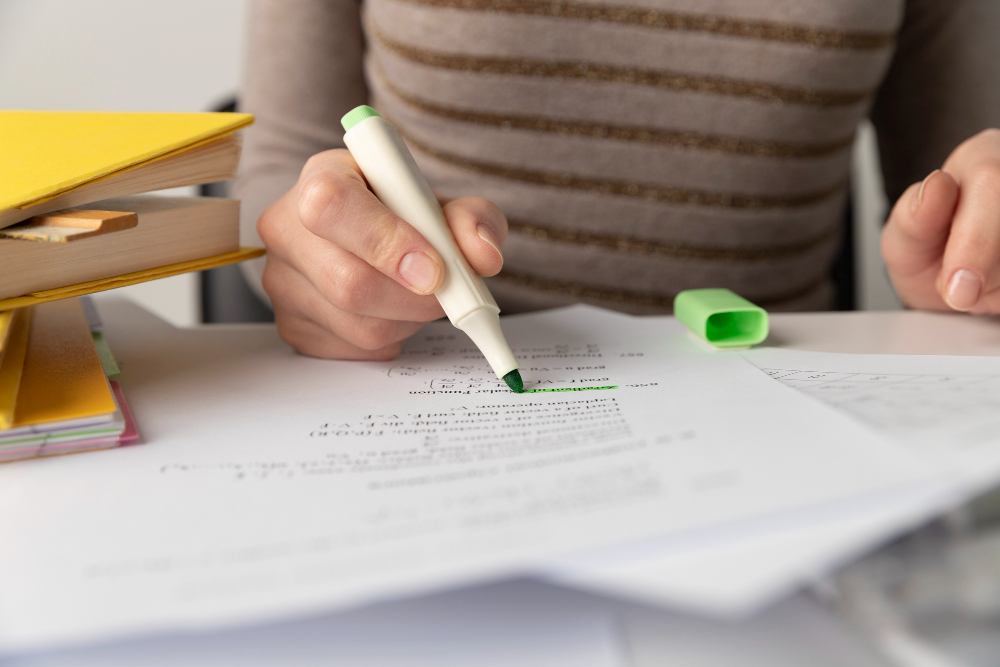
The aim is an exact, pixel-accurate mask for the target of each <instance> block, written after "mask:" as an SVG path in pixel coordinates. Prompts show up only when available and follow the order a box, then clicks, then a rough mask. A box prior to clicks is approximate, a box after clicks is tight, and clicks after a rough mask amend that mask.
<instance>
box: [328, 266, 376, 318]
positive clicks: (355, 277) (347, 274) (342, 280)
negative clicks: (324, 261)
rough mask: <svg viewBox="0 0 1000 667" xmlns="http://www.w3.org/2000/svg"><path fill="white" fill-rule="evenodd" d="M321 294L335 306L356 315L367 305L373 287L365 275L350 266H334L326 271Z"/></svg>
mask: <svg viewBox="0 0 1000 667" xmlns="http://www.w3.org/2000/svg"><path fill="white" fill-rule="evenodd" d="M323 280H324V282H325V284H324V285H321V286H320V289H321V292H322V293H323V294H324V296H326V298H327V300H328V301H330V303H332V304H333V305H334V306H336V307H338V308H340V309H341V310H344V311H347V312H349V313H356V312H359V311H361V310H363V309H364V307H365V306H366V305H367V303H368V300H369V297H370V293H371V287H370V284H369V281H368V280H367V279H366V276H365V275H364V273H363V272H362V271H361V270H359V268H358V267H356V266H351V265H350V264H346V263H344V264H334V265H332V266H330V267H328V268H327V270H326V271H324V277H323Z"/></svg>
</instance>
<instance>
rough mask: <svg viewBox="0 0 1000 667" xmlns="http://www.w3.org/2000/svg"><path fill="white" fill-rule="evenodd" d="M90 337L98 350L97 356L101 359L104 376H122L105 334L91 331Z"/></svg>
mask: <svg viewBox="0 0 1000 667" xmlns="http://www.w3.org/2000/svg"><path fill="white" fill-rule="evenodd" d="M90 336H91V338H93V339H94V348H95V349H96V350H97V356H98V357H100V359H101V366H102V367H103V368H104V374H105V375H107V376H108V377H109V378H111V377H115V376H116V375H118V374H120V373H121V369H120V368H118V362H117V361H115V355H113V354H112V353H111V347H110V346H109V345H108V341H107V339H106V338H104V334H102V333H101V332H100V331H91V332H90Z"/></svg>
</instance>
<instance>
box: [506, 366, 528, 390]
mask: <svg viewBox="0 0 1000 667" xmlns="http://www.w3.org/2000/svg"><path fill="white" fill-rule="evenodd" d="M503 381H504V382H506V383H507V386H508V387H510V390H511V391H512V392H514V393H515V394H520V393H521V392H523V391H524V382H523V381H522V380H521V374H520V373H518V372H517V369H516V368H515V369H514V370H512V371H511V372H510V373H507V375H504V376H503Z"/></svg>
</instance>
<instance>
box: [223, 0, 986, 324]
mask: <svg viewBox="0 0 1000 667" xmlns="http://www.w3.org/2000/svg"><path fill="white" fill-rule="evenodd" d="M998 34H1000V2H995V0H911V1H910V2H905V1H904V0H600V1H599V2H598V1H591V0H366V1H365V2H364V3H363V4H358V3H357V2H356V0H332V1H329V2H322V1H320V0H296V1H295V2H287V1H283V0H264V1H260V0H258V1H257V2H256V3H255V4H254V5H253V6H252V9H251V16H250V30H249V45H248V56H247V67H246V76H245V80H244V86H243V90H242V92H241V96H242V101H243V105H242V106H243V108H244V109H245V110H247V111H250V112H253V113H255V114H257V116H258V123H257V125H256V126H255V127H254V128H252V129H251V130H250V131H249V133H248V137H247V143H246V156H245V160H244V165H245V170H244V174H243V176H242V179H241V182H240V186H239V187H240V194H241V196H242V198H243V199H244V208H245V216H244V227H245V234H246V236H247V239H246V240H248V241H253V240H254V232H253V223H254V221H255V220H256V217H257V215H259V213H260V212H261V211H262V210H263V208H264V207H265V206H267V205H268V204H269V203H270V202H271V201H273V200H274V199H276V198H277V197H279V196H280V195H281V194H282V193H283V192H284V191H286V190H287V189H288V188H289V187H291V185H292V184H293V183H294V182H295V178H296V176H297V174H298V170H299V169H300V168H301V167H302V165H303V164H304V162H305V160H306V159H308V157H309V156H310V155H312V154H313V153H316V152H318V151H321V150H325V149H327V148H331V147H337V146H341V145H342V131H341V129H340V127H339V119H340V116H341V115H342V114H343V113H345V112H346V111H347V110H349V109H350V108H352V107H354V106H356V105H357V104H363V103H370V104H372V105H373V106H375V107H376V108H377V109H379V111H380V112H382V113H383V115H384V116H386V118H387V119H388V120H390V121H391V122H392V123H393V124H395V125H396V127H397V128H398V129H399V131H400V132H401V134H402V135H403V136H404V138H405V139H406V141H407V143H408V145H409V146H410V148H411V150H412V151H413V153H414V156H415V157H416V159H417V161H418V163H419V164H420V166H421V168H422V169H423V170H424V172H425V174H426V175H427V177H428V180H429V181H430V182H431V184H432V186H433V187H434V188H435V189H436V190H437V191H438V192H439V193H440V194H442V195H444V196H449V197H456V196H463V195H479V196H484V197H487V198H488V199H491V200H492V201H494V202H495V203H497V204H498V205H499V206H500V208H501V209H502V210H503V211H504V213H505V214H506V215H507V217H508V219H509V221H510V236H509V237H508V239H507V242H506V244H505V247H504V257H505V264H504V268H503V271H502V272H501V274H500V275H499V276H497V277H496V278H493V279H490V281H489V284H490V289H491V290H492V291H493V293H494V295H495V296H496V298H497V300H498V302H499V303H500V305H501V307H502V308H503V309H504V311H505V312H517V311H523V310H529V309H536V308H542V307H549V306H555V305H562V304H566V303H571V302H575V301H586V302H589V303H594V304H596V305H601V306H606V307H611V308H616V309H619V310H626V311H629V312H636V313H649V312H665V311H666V312H668V311H669V310H670V305H671V302H672V300H673V296H674V295H675V294H676V293H677V292H678V291H680V290H684V289H689V288H695V287H706V286H713V287H729V288H731V289H733V290H735V291H737V292H739V293H740V294H743V295H744V296H746V297H748V298H750V299H751V300H754V301H756V302H757V303H760V304H761V305H765V306H767V307H769V308H771V309H775V310H818V309H825V308H828V307H829V305H830V303H831V299H832V296H833V292H832V285H831V283H830V281H829V273H830V266H831V263H832V261H833V258H834V256H835V255H836V252H837V249H838V247H839V244H840V243H841V236H842V232H843V230H842V226H843V220H844V206H845V200H846V194H847V190H848V181H849V167H850V152H851V145H852V141H853V136H854V132H855V128H856V126H857V124H858V122H859V121H861V120H862V119H863V118H865V117H866V116H869V115H870V116H871V117H872V118H873V120H874V121H875V123H876V127H877V129H878V131H879V137H880V142H881V149H882V157H883V166H884V171H885V175H886V183H887V189H888V191H889V195H890V196H892V197H895V196H896V195H898V194H899V193H900V192H901V191H902V189H903V188H905V187H906V185H908V184H909V183H910V182H913V181H916V180H919V179H920V178H922V177H923V176H924V175H926V173H928V172H930V171H931V170H932V169H934V168H935V167H937V166H939V164H940V163H941V162H942V161H943V160H944V158H945V157H946V156H947V154H948V152H949V151H950V150H951V149H952V148H954V146H955V145H957V144H958V143H959V142H960V141H961V140H963V139H964V138H967V137H968V136H971V135H972V134H974V133H975V132H977V131H978V130H980V129H983V128H985V127H988V126H992V125H998V124H1000V65H998V61H1000V48H998V43H1000V40H998V39H997V37H996V35H998Z"/></svg>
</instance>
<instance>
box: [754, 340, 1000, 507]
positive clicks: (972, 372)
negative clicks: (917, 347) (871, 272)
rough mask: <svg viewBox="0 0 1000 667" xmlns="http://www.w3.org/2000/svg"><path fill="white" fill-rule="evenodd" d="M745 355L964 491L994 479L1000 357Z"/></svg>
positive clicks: (999, 462) (999, 447)
mask: <svg viewBox="0 0 1000 667" xmlns="http://www.w3.org/2000/svg"><path fill="white" fill-rule="evenodd" d="M743 356H744V357H745V358H746V359H748V360H749V361H750V362H751V363H753V364H754V365H756V366H757V367H759V368H761V369H762V370H764V372H766V373H767V374H768V375H770V376H771V377H773V378H774V379H776V380H778V381H779V382H781V383H782V384H784V385H785V386H787V387H792V388H793V389H796V390H798V391H801V392H802V393H804V394H806V395H808V396H811V397H813V398H816V399H819V400H820V401H823V402H824V403H826V404H827V405H830V406H832V407H834V408H836V409H838V410H842V411H844V412H845V413H847V414H849V415H851V416H852V417H854V418H856V419H858V420H859V421H860V422H862V423H864V424H866V425H868V426H870V427H872V428H874V429H876V430H877V431H879V432H882V433H884V434H886V435H888V436H890V437H892V438H895V439H896V440H897V441H899V442H900V443H903V444H905V445H906V446H907V447H911V448H912V449H913V451H914V452H915V453H918V454H920V455H921V456H925V457H928V458H929V459H930V460H932V462H933V464H934V465H937V466H942V465H943V466H947V467H948V468H950V469H952V470H954V471H955V472H956V473H958V474H960V475H961V476H962V478H963V479H964V480H965V482H966V483H967V485H968V488H969V489H970V491H977V490H981V489H984V488H987V487H990V486H992V485H995V484H996V482H997V481H998V479H1000V358H997V357H949V356H921V355H887V354H835V353H829V352H827V353H818V352H800V351H796V350H780V349H768V348H764V349H760V350H751V351H749V352H747V353H744V355H743Z"/></svg>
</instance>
